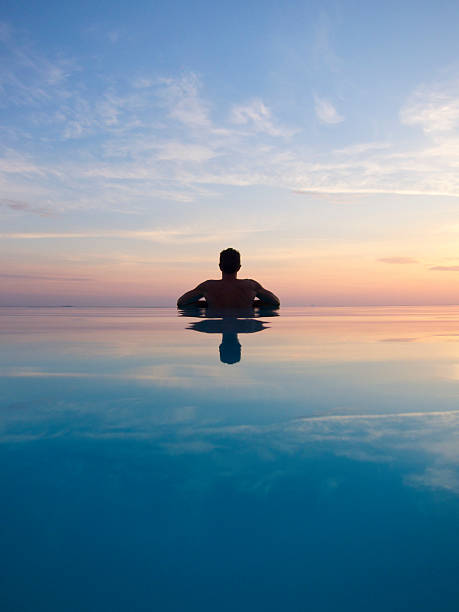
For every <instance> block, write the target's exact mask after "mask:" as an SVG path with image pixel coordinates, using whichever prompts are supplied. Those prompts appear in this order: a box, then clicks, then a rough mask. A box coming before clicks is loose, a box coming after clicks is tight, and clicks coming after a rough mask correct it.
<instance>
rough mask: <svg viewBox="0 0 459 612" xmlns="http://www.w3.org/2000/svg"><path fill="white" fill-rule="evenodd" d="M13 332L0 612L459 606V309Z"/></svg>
mask: <svg viewBox="0 0 459 612" xmlns="http://www.w3.org/2000/svg"><path fill="white" fill-rule="evenodd" d="M0 330H1V346H2V351H1V356H0V442H1V444H0V485H1V489H0V490H1V494H2V497H1V505H0V530H1V532H0V550H1V551H2V554H1V555H0V606H1V609H2V611H4V612H9V611H13V610H14V611H16V610H18V611H19V610H21V611H29V610H30V611H34V612H37V611H41V610H44V611H47V612H54V611H59V612H61V611H64V610H65V611H66V612H73V611H80V610H81V611H85V612H90V611H105V610H107V611H110V612H113V611H117V610H123V611H125V610H129V611H143V610H145V611H146V610H149V611H150V610H158V611H160V612H162V611H185V610H186V611H194V610H199V611H201V612H202V611H207V610H209V611H210V610H212V611H214V610H215V611H217V610H218V611H230V610H231V611H233V610H238V611H243V612H245V611H246V610H247V611H248V610H250V611H258V610H260V611H261V610H263V611H271V610H273V611H274V610H276V611H279V610H288V611H303V610H312V611H325V610H326V611H328V610H330V611H331V610H333V611H336V610H339V611H343V610H346V611H347V610H352V611H353V612H356V611H360V610H362V611H363V610H365V611H368V610H371V611H379V610H381V611H383V610H384V611H385V612H387V611H398V610H400V611H401V610H403V611H407V610H408V611H411V610H413V611H414V610H415V611H416V612H418V611H424V610H426V611H427V610H428V611H429V612H431V611H432V610H435V611H436V612H439V611H447V610H448V611H449V610H451V611H453V610H454V612H456V611H457V610H458V609H459V580H458V579H457V576H458V567H459V529H458V527H459V434H458V432H459V427H458V425H459V308H456V307H423V308H420V307H418V308H411V307H399V308H283V309H281V310H280V311H279V312H278V313H270V312H260V313H258V314H256V316H239V317H236V316H232V317H218V316H211V317H209V316H206V314H205V313H204V311H199V312H198V311H196V312H188V313H181V312H177V311H176V310H175V309H160V308H154V309H146V308H144V309H134V308H129V309H117V308H107V309H99V308H87V309H79V308H78V309H77V308H49V309H47V308H29V309H14V308H2V309H0Z"/></svg>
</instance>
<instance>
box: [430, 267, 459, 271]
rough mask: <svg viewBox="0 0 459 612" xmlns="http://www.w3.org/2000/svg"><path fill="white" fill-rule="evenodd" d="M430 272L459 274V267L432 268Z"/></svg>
mask: <svg viewBox="0 0 459 612" xmlns="http://www.w3.org/2000/svg"><path fill="white" fill-rule="evenodd" d="M429 270H433V271H434V272H459V266H432V267H431V268H429Z"/></svg>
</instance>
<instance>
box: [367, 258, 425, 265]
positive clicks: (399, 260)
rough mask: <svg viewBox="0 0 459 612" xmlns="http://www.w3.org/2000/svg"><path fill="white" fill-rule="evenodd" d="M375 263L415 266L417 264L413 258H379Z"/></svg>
mask: <svg viewBox="0 0 459 612" xmlns="http://www.w3.org/2000/svg"><path fill="white" fill-rule="evenodd" d="M377 261H382V262H383V263H388V264H416V263H419V262H418V260H417V259H413V257H380V258H379V259H378V260H377Z"/></svg>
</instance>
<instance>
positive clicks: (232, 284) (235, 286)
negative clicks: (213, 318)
mask: <svg viewBox="0 0 459 612" xmlns="http://www.w3.org/2000/svg"><path fill="white" fill-rule="evenodd" d="M257 286H258V283H256V281H253V280H251V279H248V278H245V279H232V280H225V279H222V280H207V281H204V282H203V283H201V284H200V285H199V289H200V290H201V291H202V295H203V296H204V298H205V299H206V301H207V304H208V306H209V308H216V309H219V308H223V309H224V308H250V307H251V306H252V304H253V300H254V299H255V296H256V294H257Z"/></svg>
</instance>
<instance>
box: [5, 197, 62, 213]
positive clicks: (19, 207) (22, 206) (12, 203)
mask: <svg viewBox="0 0 459 612" xmlns="http://www.w3.org/2000/svg"><path fill="white" fill-rule="evenodd" d="M0 207H4V208H9V209H10V210H16V211H22V212H31V213H35V214H37V215H40V216H43V217H44V216H48V215H50V214H51V210H49V209H47V208H37V207H35V206H32V205H31V204H28V203H27V202H22V201H19V200H9V199H8V198H0Z"/></svg>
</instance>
